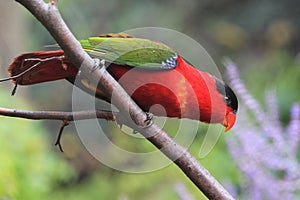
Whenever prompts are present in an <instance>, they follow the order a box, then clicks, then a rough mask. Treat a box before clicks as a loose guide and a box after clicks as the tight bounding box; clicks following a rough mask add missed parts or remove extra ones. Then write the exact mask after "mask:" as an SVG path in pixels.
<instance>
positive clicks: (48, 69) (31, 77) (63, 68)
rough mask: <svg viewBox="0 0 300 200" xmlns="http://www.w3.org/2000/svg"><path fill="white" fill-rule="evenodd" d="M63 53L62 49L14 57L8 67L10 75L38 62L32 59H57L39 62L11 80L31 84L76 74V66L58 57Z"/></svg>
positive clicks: (21, 83) (16, 73) (14, 74)
mask: <svg viewBox="0 0 300 200" xmlns="http://www.w3.org/2000/svg"><path fill="white" fill-rule="evenodd" d="M63 55H64V52H63V51H62V50H58V51H40V52H33V53H26V54H22V55H20V56H18V57H16V58H15V59H14V61H13V63H12V64H11V65H10V66H9V67H8V71H9V73H10V75H11V76H16V75H18V74H20V73H22V72H24V71H25V70H27V69H29V68H30V67H32V66H34V65H35V64H37V63H39V62H40V61H38V60H34V59H47V58H55V57H56V58H57V59H52V60H47V61H45V62H41V64H40V65H38V66H37V67H35V68H33V69H31V70H29V71H28V72H26V73H25V74H23V75H22V76H20V77H18V78H16V79H13V81H14V82H16V81H17V82H18V84H19V85H31V84H36V83H42V82H46V81H54V80H59V79H64V78H67V77H72V76H76V74H77V72H78V70H77V68H75V67H74V65H73V64H72V63H70V62H69V61H68V60H67V59H65V58H61V59H59V57H60V56H63Z"/></svg>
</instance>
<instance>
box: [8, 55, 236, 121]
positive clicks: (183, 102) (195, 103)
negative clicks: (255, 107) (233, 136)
mask: <svg viewBox="0 0 300 200" xmlns="http://www.w3.org/2000/svg"><path fill="white" fill-rule="evenodd" d="M63 53H64V52H63V51H62V50H58V51H48V52H34V53H28V54H23V55H21V56H19V57H17V58H16V59H15V60H14V62H13V63H12V64H11V65H10V66H9V72H10V74H11V76H15V75H17V74H19V73H21V72H23V71H24V70H26V69H28V68H30V67H31V66H32V65H34V64H36V63H37V61H26V62H23V60H24V59H28V58H41V59H45V58H49V57H59V56H62V55H63ZM22 63H23V64H22ZM107 70H108V71H109V73H110V74H111V75H112V76H113V77H114V78H115V79H116V80H118V81H119V83H120V84H121V85H122V86H123V88H124V89H125V90H126V91H127V92H128V93H129V95H131V96H132V98H133V99H134V101H135V102H136V103H137V104H138V105H139V106H140V107H141V108H142V109H143V110H145V111H149V110H150V112H152V113H153V114H155V115H166V116H168V117H178V118H190V119H195V120H200V121H203V122H207V123H223V120H224V117H225V116H226V114H227V113H228V112H231V110H230V109H231V108H229V107H228V106H226V105H225V103H224V101H223V96H222V94H220V93H219V92H218V91H217V88H216V83H215V79H214V78H212V76H211V75H210V74H208V73H206V72H201V71H199V70H197V69H195V68H194V67H192V66H190V65H189V64H188V63H186V62H185V61H184V60H183V59H182V58H181V57H180V56H178V65H177V67H176V68H175V69H173V70H156V71H155V70H145V69H144V68H138V67H129V66H120V65H116V64H112V65H111V66H110V67H108V69H107ZM77 72H78V70H77V68H75V67H74V66H73V64H72V63H71V62H69V61H68V60H67V59H61V60H59V59H58V60H52V61H49V62H45V63H42V64H41V65H40V66H38V67H37V68H34V69H32V71H30V72H28V73H26V74H24V75H23V76H21V77H20V78H18V79H17V82H18V84H20V85H30V84H36V83H41V82H46V81H53V80H58V79H63V78H68V77H74V76H76V74H77ZM15 81H16V80H15ZM112 103H113V100H112ZM157 104H158V105H161V106H155V105H157ZM162 107H163V108H164V109H165V110H164V109H161V108H162Z"/></svg>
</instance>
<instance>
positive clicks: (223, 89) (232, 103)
mask: <svg viewBox="0 0 300 200" xmlns="http://www.w3.org/2000/svg"><path fill="white" fill-rule="evenodd" d="M215 80H216V86H217V90H218V92H219V93H221V94H222V96H223V101H224V103H225V104H226V114H225V118H224V119H223V122H222V124H223V126H225V132H226V131H229V130H230V129H231V128H232V127H233V125H234V124H235V121H236V113H237V110H238V100H237V98H236V96H235V94H234V92H233V91H232V89H231V88H230V87H229V86H228V85H227V84H225V83H223V82H222V81H220V80H219V79H215Z"/></svg>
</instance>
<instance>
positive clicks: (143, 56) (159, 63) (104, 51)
mask: <svg viewBox="0 0 300 200" xmlns="http://www.w3.org/2000/svg"><path fill="white" fill-rule="evenodd" d="M80 43H81V45H82V47H83V48H84V49H85V50H86V51H87V52H88V54H89V55H90V56H92V57H97V58H100V59H105V60H106V61H108V62H111V63H116V64H119V65H129V66H132V67H147V68H153V69H173V68H175V67H176V65H177V54H176V52H175V51H174V50H173V49H172V48H170V47H168V46H167V45H165V44H163V43H159V42H155V41H151V40H148V39H141V38H115V37H91V38H89V39H88V40H81V41H80Z"/></svg>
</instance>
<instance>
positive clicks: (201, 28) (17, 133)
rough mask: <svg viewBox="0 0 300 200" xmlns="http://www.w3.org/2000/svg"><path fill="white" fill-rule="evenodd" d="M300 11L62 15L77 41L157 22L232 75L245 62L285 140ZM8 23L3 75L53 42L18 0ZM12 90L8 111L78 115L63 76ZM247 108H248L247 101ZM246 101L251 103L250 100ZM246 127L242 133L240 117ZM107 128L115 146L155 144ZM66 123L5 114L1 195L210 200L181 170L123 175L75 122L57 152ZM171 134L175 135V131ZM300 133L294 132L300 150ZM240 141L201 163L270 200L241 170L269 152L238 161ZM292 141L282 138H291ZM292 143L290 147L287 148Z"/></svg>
mask: <svg viewBox="0 0 300 200" xmlns="http://www.w3.org/2000/svg"><path fill="white" fill-rule="evenodd" d="M299 6H300V2H299V1H296V0H286V1H274V0H263V1H261V0H260V1H258V0H254V1H249V0H245V1H238V0H228V1H224V0H221V1H198V0H186V1H181V0H173V1H166V0H163V1H162V0H153V1H146V0H140V1H137V0H127V1H121V0H110V1H98V0H89V1H79V0H64V1H59V8H60V11H61V13H62V16H63V18H64V19H65V21H66V23H67V24H68V26H69V27H70V29H71V30H72V32H73V33H74V35H75V36H76V37H77V38H78V39H83V38H87V37H89V36H95V35H98V34H100V33H110V32H114V33H118V32H121V31H124V30H128V29H132V28H138V27H147V26H156V27H164V28H170V29H174V30H176V31H179V32H182V33H184V34H186V35H188V36H190V37H192V38H193V39H195V40H197V41H198V42H199V43H200V44H202V45H203V46H204V48H205V49H206V50H207V51H208V53H209V54H210V55H211V56H212V58H213V59H214V61H215V62H216V63H217V65H218V66H219V69H220V71H221V72H224V73H225V70H226V68H225V67H224V65H223V64H222V61H223V59H224V57H229V58H230V59H231V60H232V61H234V62H235V63H236V65H237V66H238V71H239V74H240V77H241V80H242V81H243V82H244V83H245V86H246V88H247V90H248V92H249V93H250V94H251V95H252V96H253V98H254V99H255V101H256V102H257V103H258V104H259V105H261V107H260V108H261V109H262V112H263V111H264V110H265V109H267V106H268V103H266V102H265V96H266V95H265V94H266V91H273V92H274V95H273V96H272V97H270V98H273V100H274V101H275V102H276V103H274V105H276V106H277V107H276V108H274V109H277V108H278V112H277V113H276V115H278V119H277V120H278V121H279V122H280V130H282V131H277V132H276V133H278V134H281V133H287V131H286V130H287V129H286V127H289V126H291V120H292V119H295V120H294V121H295V123H294V124H296V125H295V127H296V128H297V127H298V128H299V126H300V125H299V123H298V122H299V121H297V120H298V118H299V116H298V118H297V115H296V114H297V112H296V111H294V112H292V114H293V113H294V115H292V117H291V115H290V113H291V111H293V110H291V108H292V106H293V105H296V104H295V103H297V102H298V103H299V102H300V101H299V100H300V93H299V92H298V91H299V81H300V54H299V50H300V46H299V45H300V21H299V17H300V13H299ZM0 27H1V29H0V66H1V67H0V74H1V78H3V77H7V76H8V73H7V66H8V65H9V64H10V63H11V61H12V59H13V58H14V57H15V56H17V55H19V54H21V53H25V52H31V51H40V50H45V49H47V48H46V47H45V46H46V45H49V44H54V43H55V41H54V40H53V39H52V37H51V36H50V35H49V33H48V32H47V31H46V30H45V29H44V28H43V26H42V25H41V24H40V23H39V22H38V21H37V20H36V19H35V18H34V17H33V16H32V15H31V14H30V13H29V12H28V11H27V10H26V9H25V8H23V7H22V6H21V5H19V4H18V3H16V2H15V1H11V0H2V1H0ZM226 78H228V77H226V76H224V79H225V80H226ZM12 88H13V84H12V83H10V82H8V83H1V84H0V106H1V107H7V108H14V109H27V110H63V111H70V110H71V96H72V86H71V85H70V84H69V83H67V82H66V81H64V80H62V81H56V82H51V83H44V84H40V85H34V86H31V87H19V88H18V91H17V94H16V95H15V96H14V97H11V96H10V92H11V90H12ZM241 103H242V105H243V101H241ZM245 104H246V106H247V102H246V103H245ZM242 105H241V106H242ZM249 109H250V111H251V108H249ZM271 110H272V109H271ZM295 113H296V114H295ZM239 114H240V115H241V116H243V119H244V118H247V117H249V119H248V122H249V121H251V120H253V123H252V124H251V123H250V122H249V123H250V125H251V126H252V127H253V126H255V127H256V129H255V134H258V135H257V137H260V138H263V137H265V135H267V134H265V133H266V130H264V129H263V128H262V126H261V124H257V123H255V118H256V117H255V116H254V117H253V114H251V113H250V114H249V112H246V111H245V113H244V114H243V111H241V112H240V113H239ZM273 114H274V113H273ZM249 115H250V116H249ZM295 115H296V117H295ZM266 116H267V115H266ZM293 116H294V117H293ZM244 121H247V120H244ZM266 121H269V119H266ZM238 123H239V122H238ZM240 123H241V124H240V127H243V121H242V120H241V122H240ZM106 124H108V125H109V127H111V128H110V132H109V134H111V138H112V140H115V141H116V143H118V141H120V140H121V139H122V145H125V146H127V147H128V148H132V149H134V148H139V149H143V148H146V149H147V148H149V149H151V148H153V147H152V146H151V144H149V143H148V142H143V143H138V142H136V141H132V140H130V137H128V138H127V137H122V136H120V134H119V132H118V128H117V127H116V126H115V125H114V124H113V123H112V122H108V123H106ZM60 125H61V122H59V121H29V120H24V119H16V118H7V117H3V116H0V142H1V145H0V177H1V178H0V199H31V200H32V199H66V198H67V199H78V200H80V199H119V200H127V199H145V200H147V199H206V198H205V197H204V196H203V195H202V194H201V192H199V191H198V190H197V188H196V187H195V186H194V185H193V184H192V183H190V181H189V180H188V179H187V178H186V177H185V175H184V174H183V173H182V172H181V171H180V170H179V169H178V168H177V167H176V166H175V165H170V166H168V167H166V168H164V169H161V170H158V171H155V172H152V173H145V174H129V173H123V172H119V171H116V170H113V169H110V168H109V167H106V166H105V165H103V164H101V163H99V162H98V161H97V160H96V159H94V158H93V157H92V156H91V155H90V154H89V153H88V152H87V151H86V149H85V148H84V146H83V145H82V144H81V142H80V140H79V138H78V136H77V134H76V131H75V128H74V126H73V125H70V126H68V127H66V128H65V132H64V135H63V138H62V145H63V148H64V151H65V152H64V153H60V152H59V150H58V148H56V147H55V146H54V141H55V137H56V134H57V133H58V130H59V128H60ZM110 125H111V126H110ZM248 125H249V124H248ZM199 126H200V129H199V133H198V134H197V137H196V139H195V141H194V143H193V144H192V145H191V147H190V151H191V153H192V154H193V155H195V156H196V157H197V155H198V152H199V148H200V144H201V141H203V138H204V135H203V133H202V132H203V130H204V129H205V126H204V125H203V124H199ZM273 128H274V129H275V128H276V127H273ZM166 129H167V131H168V130H169V132H170V134H172V125H170V127H169V128H168V127H166ZM278 130H279V128H278ZM299 130H300V128H299V129H295V130H294V129H293V131H295V132H293V133H295V134H293V137H292V138H293V139H294V141H296V147H298V145H297V143H298V141H299V140H298V138H299V134H300V133H299ZM271 132H272V130H271ZM255 134H253V135H255ZM239 135H243V132H242V131H241V129H239V128H238V127H237V128H235V129H234V130H233V131H231V132H230V133H229V134H224V135H222V136H221V138H220V139H219V141H218V143H217V145H216V146H215V147H214V149H213V150H212V151H211V152H210V154H209V155H208V156H206V157H205V158H202V159H199V160H200V162H201V163H202V164H203V165H204V166H205V167H206V168H207V169H208V170H209V171H210V172H211V173H212V175H214V176H215V177H216V179H217V180H219V181H220V182H221V183H222V184H223V185H224V186H225V187H226V188H227V189H228V190H229V191H230V192H231V193H232V194H233V195H234V196H236V197H237V198H244V199H245V198H246V199H272V198H271V197H270V195H269V193H268V192H265V191H264V189H263V188H260V187H258V186H257V184H256V183H255V182H253V178H255V173H250V172H249V171H247V169H245V168H243V167H242V165H243V164H241V161H240V160H239V159H240V158H246V160H245V159H244V160H243V163H244V164H246V165H247V163H248V160H247V159H249V162H250V160H251V161H253V160H257V162H256V163H258V162H260V160H263V159H259V158H258V157H259V156H264V155H263V152H262V153H261V155H257V154H255V156H257V158H256V157H253V156H252V157H251V155H252V154H250V155H249V154H247V151H242V150H241V151H240V154H238V155H237V154H234V153H233V151H232V150H230V145H231V144H232V141H233V140H234V139H233V138H238V137H239ZM120 137H121V138H120ZM249 137H251V134H249ZM273 137H276V136H273ZM285 137H286V136H285V135H283V136H282V138H283V141H285V139H286V138H285ZM248 139H250V138H244V140H248ZM265 141H266V143H267V144H268V145H269V146H268V148H274V149H276V148H277V147H276V145H277V143H276V142H274V141H273V138H272V137H271V138H265ZM237 143H239V144H240V146H239V148H245V147H246V144H244V143H243V140H239V141H237ZM294 143H295V142H294ZM288 144H289V143H288V142H286V144H285V145H286V146H287V148H288V147H289V145H288ZM272 145H273V146H272ZM137 146H138V147H137ZM264 146H266V145H264ZM261 151H263V150H261ZM244 153H245V155H244ZM284 153H286V154H288V155H290V156H288V157H284V156H282V157H284V159H283V158H282V160H280V158H278V159H279V161H278V163H290V160H293V164H294V165H293V166H292V167H293V169H298V167H299V148H296V151H293V154H292V153H289V151H286V152H284ZM274 159H275V158H274ZM149 164H151V161H149ZM261 166H262V168H263V174H271V175H272V177H273V178H274V177H275V179H274V181H275V182H276V181H278V182H284V181H287V184H288V183H294V182H293V181H296V183H297V184H299V176H298V175H297V174H296V175H295V176H293V177H292V179H288V178H287V176H286V173H285V171H284V170H285V168H283V167H282V168H280V167H277V168H272V167H274V165H272V166H271V167H270V166H269V165H267V164H266V163H264V162H263V163H262V165H261ZM280 166H281V165H280ZM256 170H258V171H259V170H260V168H256ZM296 171H297V170H296ZM299 171H300V168H299ZM248 172H249V173H248ZM268 177H269V179H270V180H271V179H272V178H271V176H268ZM267 179H268V178H267ZM272 180H273V179H272ZM291 180H292V182H291ZM297 184H296V185H297ZM265 187H268V185H266V186H265ZM274 187H275V186H274ZM278 187H279V186H278ZM292 187H294V186H290V187H287V188H288V189H287V191H286V192H287V194H289V195H290V196H289V199H296V197H297V195H299V194H300V192H299V189H297V188H296V189H292ZM298 188H299V187H298ZM269 190H270V189H269ZM258 194H259V195H258ZM298 197H299V196H298ZM273 199H274V198H273Z"/></svg>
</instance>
